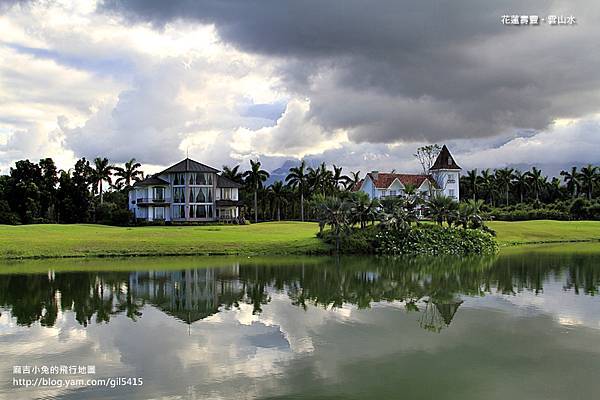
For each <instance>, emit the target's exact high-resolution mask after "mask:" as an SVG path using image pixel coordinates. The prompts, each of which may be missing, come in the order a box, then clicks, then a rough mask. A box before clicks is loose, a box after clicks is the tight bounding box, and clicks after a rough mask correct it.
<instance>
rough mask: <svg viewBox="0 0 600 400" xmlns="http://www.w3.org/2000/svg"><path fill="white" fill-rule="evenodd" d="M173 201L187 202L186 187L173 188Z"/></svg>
mask: <svg viewBox="0 0 600 400" xmlns="http://www.w3.org/2000/svg"><path fill="white" fill-rule="evenodd" d="M173 203H185V188H182V187H174V188H173Z"/></svg>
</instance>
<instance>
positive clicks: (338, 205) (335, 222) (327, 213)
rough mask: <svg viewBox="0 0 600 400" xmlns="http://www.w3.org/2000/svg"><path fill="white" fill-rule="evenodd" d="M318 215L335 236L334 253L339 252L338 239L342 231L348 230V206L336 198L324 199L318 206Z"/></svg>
mask: <svg viewBox="0 0 600 400" xmlns="http://www.w3.org/2000/svg"><path fill="white" fill-rule="evenodd" d="M319 208H320V209H321V211H320V212H319V214H320V215H321V218H323V221H324V223H326V224H327V225H330V226H331V231H332V232H333V234H334V236H335V249H336V252H339V251H340V237H341V233H342V230H344V229H347V228H348V216H349V204H348V202H345V201H342V200H340V199H339V198H338V197H326V198H325V200H324V201H322V202H321V203H320V205H319Z"/></svg>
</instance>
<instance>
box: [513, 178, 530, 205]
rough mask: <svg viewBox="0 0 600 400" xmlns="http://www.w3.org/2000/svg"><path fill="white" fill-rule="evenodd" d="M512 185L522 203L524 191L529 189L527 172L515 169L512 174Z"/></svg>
mask: <svg viewBox="0 0 600 400" xmlns="http://www.w3.org/2000/svg"><path fill="white" fill-rule="evenodd" d="M513 185H514V186H515V188H516V189H517V191H518V192H519V199H520V202H521V203H523V197H524V194H525V191H527V190H528V189H529V176H528V175H527V172H525V173H523V172H521V171H515V173H514V174H513Z"/></svg>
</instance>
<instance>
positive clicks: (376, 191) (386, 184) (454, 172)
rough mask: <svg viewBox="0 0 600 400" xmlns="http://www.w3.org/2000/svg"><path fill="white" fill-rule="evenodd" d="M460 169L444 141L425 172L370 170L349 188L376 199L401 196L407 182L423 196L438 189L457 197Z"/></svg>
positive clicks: (440, 191)
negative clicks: (426, 173)
mask: <svg viewBox="0 0 600 400" xmlns="http://www.w3.org/2000/svg"><path fill="white" fill-rule="evenodd" d="M461 170H462V168H461V167H460V166H459V165H458V164H457V163H456V161H454V158H453V157H452V155H451V154H450V151H449V150H448V148H447V147H446V146H445V145H444V146H443V147H442V150H441V151H440V154H439V155H438V156H437V159H436V160H435V162H434V163H433V165H432V166H431V168H430V169H429V174H428V175H423V174H396V173H387V172H379V171H372V172H369V173H368V174H367V175H366V176H365V178H364V179H361V180H360V182H358V184H357V185H356V186H355V187H354V189H353V190H354V191H362V192H365V193H367V194H368V195H369V198H371V199H373V198H377V199H380V198H384V197H395V196H404V194H405V192H404V189H405V188H406V186H407V185H410V186H412V187H414V188H415V189H416V191H417V193H420V194H421V195H422V196H424V197H429V195H430V193H441V194H443V195H445V196H448V197H451V198H453V199H455V200H457V201H458V199H459V198H460V197H459V196H460V193H459V178H460V171H461Z"/></svg>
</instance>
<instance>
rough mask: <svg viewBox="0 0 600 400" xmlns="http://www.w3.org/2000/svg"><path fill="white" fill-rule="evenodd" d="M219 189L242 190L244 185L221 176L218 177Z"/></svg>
mask: <svg viewBox="0 0 600 400" xmlns="http://www.w3.org/2000/svg"><path fill="white" fill-rule="evenodd" d="M217 187H220V188H241V187H242V185H240V184H239V183H237V182H234V181H232V180H231V179H229V178H227V177H224V176H223V175H219V176H217Z"/></svg>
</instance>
